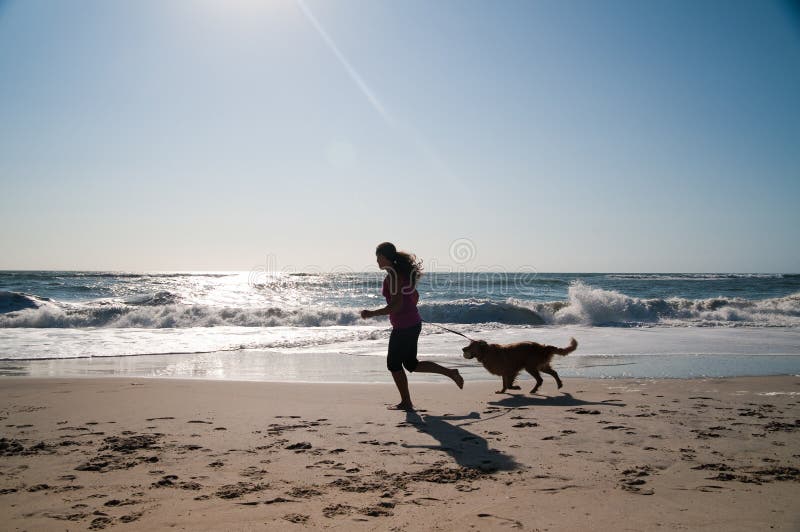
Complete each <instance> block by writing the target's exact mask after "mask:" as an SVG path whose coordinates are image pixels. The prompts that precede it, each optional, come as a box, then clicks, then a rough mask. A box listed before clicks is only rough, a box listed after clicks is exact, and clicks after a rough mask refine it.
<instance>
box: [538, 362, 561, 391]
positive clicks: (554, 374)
mask: <svg viewBox="0 0 800 532" xmlns="http://www.w3.org/2000/svg"><path fill="white" fill-rule="evenodd" d="M542 371H544V372H545V373H547V374H548V375H552V376H553V378H554V379H555V380H556V384H557V385H558V389H559V390H560V389H561V387H562V386H564V384H563V383H562V382H561V379H559V378H558V373H556V370H554V369H553V368H551V367H550V366H547V367H546V368H542Z"/></svg>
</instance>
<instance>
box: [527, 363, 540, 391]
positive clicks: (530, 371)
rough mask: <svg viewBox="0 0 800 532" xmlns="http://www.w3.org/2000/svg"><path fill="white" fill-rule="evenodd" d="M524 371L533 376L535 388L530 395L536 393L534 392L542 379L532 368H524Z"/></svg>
mask: <svg viewBox="0 0 800 532" xmlns="http://www.w3.org/2000/svg"><path fill="white" fill-rule="evenodd" d="M525 371H527V372H528V373H530V374H531V375H532V376H533V378H534V379H536V386H534V387H533V390H531V393H536V390H538V389H539V386H541V385H542V383H543V382H544V379H542V376H541V375H540V374H539V372H538V371H536V370H535V369H533V368H525Z"/></svg>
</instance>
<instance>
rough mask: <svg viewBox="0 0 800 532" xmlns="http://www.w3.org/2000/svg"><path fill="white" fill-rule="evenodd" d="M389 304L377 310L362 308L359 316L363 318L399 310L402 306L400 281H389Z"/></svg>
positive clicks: (386, 314) (384, 314) (385, 314)
mask: <svg viewBox="0 0 800 532" xmlns="http://www.w3.org/2000/svg"><path fill="white" fill-rule="evenodd" d="M389 290H390V292H389V304H388V305H386V306H385V307H383V308H379V309H378V310H362V311H361V317H362V318H363V319H367V318H372V317H375V316H388V315H389V314H394V313H395V312H400V310H401V309H402V308H403V294H402V288H401V287H400V283H398V282H396V281H392V280H391V279H390V282H389Z"/></svg>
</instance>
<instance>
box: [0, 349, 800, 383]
mask: <svg viewBox="0 0 800 532" xmlns="http://www.w3.org/2000/svg"><path fill="white" fill-rule="evenodd" d="M420 359H421V360H426V359H429V360H435V361H436V362H438V363H440V364H443V365H445V366H447V367H454V368H458V369H459V371H461V374H462V376H463V377H464V379H465V380H466V381H468V382H481V381H494V380H497V379H499V377H495V376H493V375H491V374H489V373H488V372H487V371H486V370H485V369H484V368H483V366H481V365H480V364H478V363H476V362H473V361H467V360H465V359H464V358H462V357H454V356H451V357H446V356H433V357H430V356H424V355H423V356H420ZM385 364H386V362H385V357H384V356H382V355H381V356H375V355H358V354H356V355H351V354H339V353H329V352H327V353H325V352H308V351H306V352H280V351H258V350H248V351H215V352H210V353H192V354H163V355H134V356H114V357H87V358H67V359H59V358H49V359H44V360H0V381H1V380H2V379H4V378H16V377H18V378H106V377H114V378H153V379H166V378H173V379H187V380H195V379H198V380H219V381H231V382H276V383H277V382H294V383H390V382H392V380H391V376H390V375H389V373H388V372H387V370H386V367H385ZM553 367H554V368H555V370H556V371H557V372H558V373H559V375H561V377H564V378H590V379H625V378H637V379H644V378H651V379H687V378H688V379H703V378H731V377H762V376H781V375H784V376H792V375H798V374H800V355H797V354H763V355H747V354H733V355H723V354H698V355H683V354H681V355H657V354H654V355H630V354H622V355H581V356H569V357H563V358H561V357H560V358H557V359H555V360H554V361H553ZM548 378H549V377H548ZM441 379H442V377H441V376H438V375H430V374H413V375H411V376H410V380H411V381H412V382H439V381H441ZM518 380H519V381H520V382H527V381H531V382H532V378H531V377H530V375H528V374H527V373H526V372H524V371H523V372H522V373H521V374H520V376H519V378H518ZM546 382H547V381H546Z"/></svg>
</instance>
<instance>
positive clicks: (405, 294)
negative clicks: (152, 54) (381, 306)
mask: <svg viewBox="0 0 800 532" xmlns="http://www.w3.org/2000/svg"><path fill="white" fill-rule="evenodd" d="M400 283H401V285H402V287H403V288H402V289H401V290H400V296H401V297H402V298H403V308H401V309H400V311H399V312H393V313H391V314H389V322H390V323H391V324H392V327H394V328H395V329H405V328H406V327H413V326H414V325H416V324H418V323H420V322H421V321H422V317H421V316H420V315H419V310H417V301H419V292H417V290H416V288H415V289H413V290H411V283H410V282H409V280H408V279H407V278H405V277H403V276H401V277H400ZM383 297H385V298H386V302H387V303H389V302H391V300H392V294H391V292H390V291H389V276H388V275H387V276H386V278H385V279H384V280H383Z"/></svg>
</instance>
